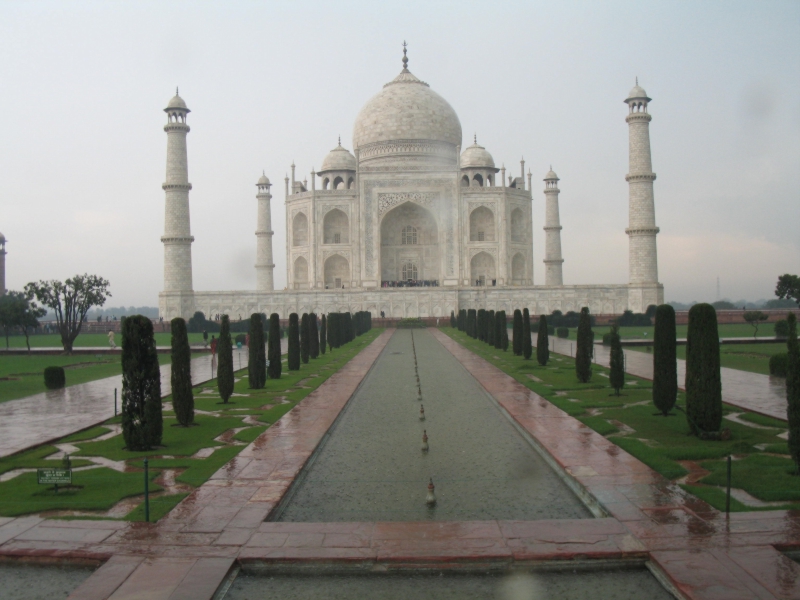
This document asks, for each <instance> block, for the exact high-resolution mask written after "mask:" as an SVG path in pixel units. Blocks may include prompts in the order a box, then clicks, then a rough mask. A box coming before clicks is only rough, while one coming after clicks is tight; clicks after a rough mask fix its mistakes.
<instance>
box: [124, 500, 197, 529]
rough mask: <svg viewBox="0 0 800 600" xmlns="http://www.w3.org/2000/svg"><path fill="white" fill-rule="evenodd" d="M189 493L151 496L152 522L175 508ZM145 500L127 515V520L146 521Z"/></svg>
mask: <svg viewBox="0 0 800 600" xmlns="http://www.w3.org/2000/svg"><path fill="white" fill-rule="evenodd" d="M188 495H189V494H170V495H168V496H156V497H155V498H150V523H155V522H157V521H158V520H159V519H160V518H161V517H163V516H164V515H166V514H167V513H168V512H169V511H171V510H172V509H173V508H175V507H176V506H177V505H178V503H180V501H181V500H183V499H184V498H186V496H188ZM144 517H145V514H144V501H143V502H142V503H141V504H139V505H138V506H137V507H136V508H134V509H133V510H132V511H131V512H129V513H128V514H127V515H125V519H124V520H125V521H144Z"/></svg>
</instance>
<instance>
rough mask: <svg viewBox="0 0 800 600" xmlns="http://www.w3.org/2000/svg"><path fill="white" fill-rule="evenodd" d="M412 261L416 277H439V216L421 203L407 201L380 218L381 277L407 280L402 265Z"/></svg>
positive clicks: (387, 279) (436, 279)
mask: <svg viewBox="0 0 800 600" xmlns="http://www.w3.org/2000/svg"><path fill="white" fill-rule="evenodd" d="M409 264H413V265H415V267H416V272H417V277H416V278H415V279H417V280H420V281H438V280H439V278H440V250H439V229H438V227H437V225H436V218H435V217H434V216H433V213H431V211H429V210H428V209H426V208H423V207H422V206H420V205H419V204H415V203H413V202H404V203H403V204H400V205H399V206H396V207H395V208H393V209H392V210H390V211H389V212H388V213H386V216H384V217H383V220H382V221H381V280H382V281H402V280H404V277H403V267H404V266H406V265H409ZM408 272H409V270H408V269H406V274H408ZM412 273H413V270H412ZM405 279H408V277H406V278H405Z"/></svg>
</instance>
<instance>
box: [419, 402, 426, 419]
mask: <svg viewBox="0 0 800 600" xmlns="http://www.w3.org/2000/svg"><path fill="white" fill-rule="evenodd" d="M419 420H420V421H424V420H425V407H424V406H423V405H422V404H420V405H419Z"/></svg>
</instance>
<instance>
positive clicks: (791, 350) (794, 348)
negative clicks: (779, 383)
mask: <svg viewBox="0 0 800 600" xmlns="http://www.w3.org/2000/svg"><path fill="white" fill-rule="evenodd" d="M787 321H788V322H789V339H787V340H786V348H787V354H788V355H789V361H788V365H787V369H786V400H787V407H786V417H787V420H788V421H789V454H791V456H792V460H793V461H794V465H795V468H796V469H797V471H798V474H800V346H798V343H797V317H796V316H795V315H794V314H793V313H791V314H789V316H788V318H787Z"/></svg>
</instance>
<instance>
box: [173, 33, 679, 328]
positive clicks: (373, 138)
mask: <svg viewBox="0 0 800 600" xmlns="http://www.w3.org/2000/svg"><path fill="white" fill-rule="evenodd" d="M650 101H651V99H650V98H648V97H647V93H646V92H645V90H644V89H642V88H641V87H640V86H639V85H638V81H637V83H636V86H635V87H634V88H633V89H632V90H631V91H630V93H629V94H628V97H627V98H626V99H625V103H627V105H628V115H627V117H626V122H627V123H628V128H629V140H630V145H629V158H630V163H629V164H630V167H629V173H628V174H627V176H626V177H625V178H626V180H627V181H628V185H629V226H628V228H627V229H626V230H625V233H626V234H627V236H628V240H629V279H628V283H617V284H603V285H572V284H571V285H564V280H563V274H562V267H563V263H564V259H563V258H562V252H561V223H560V219H559V210H558V201H559V198H558V197H559V189H558V181H559V178H558V176H557V175H556V174H555V172H553V170H552V168H551V169H550V171H549V172H548V173H547V174H546V175H545V176H544V189H543V193H544V196H545V214H544V215H543V216H544V220H543V224H542V228H543V230H544V234H545V256H544V257H543V259H542V260H543V261H544V264H545V281H544V282H543V284H542V283H541V282H538V283H537V282H534V280H533V264H534V260H535V257H534V254H533V235H534V215H533V211H532V200H533V181H532V175H531V172H530V170H529V171H528V172H527V174H526V173H525V163H524V161H521V164H520V170H519V172H518V173H519V174H518V175H517V174H515V173H506V170H505V168H504V167H503V168H499V169H498V168H497V166H496V165H495V162H494V159H493V158H492V155H491V154H490V153H489V152H488V151H487V149H486V148H484V147H483V146H481V145H480V144H479V143H478V140H477V137H474V138H473V140H472V142H473V143H472V144H471V145H469V146H467V147H466V148H463V150H462V143H463V139H462V130H461V123H460V121H459V118H458V115H457V114H456V113H455V111H454V110H453V108H452V107H451V106H450V104H449V103H448V102H447V101H446V100H445V99H444V98H442V97H441V96H440V95H439V94H437V93H436V92H435V91H433V89H431V87H430V86H429V85H428V84H427V83H425V82H424V81H421V80H420V79H418V78H417V77H416V76H414V75H413V74H412V73H411V71H409V69H408V58H407V54H406V50H405V48H404V50H403V69H402V71H401V72H400V74H399V75H398V76H397V77H395V78H394V79H393V80H392V81H390V82H389V83H387V84H385V85H384V86H383V89H382V90H381V91H380V92H378V93H377V94H376V95H375V96H373V97H372V98H371V99H370V100H369V101H368V102H367V103H366V104H365V105H364V107H363V108H362V109H361V111H360V112H359V114H358V117H357V118H356V122H355V125H354V127H353V140H352V147H353V151H352V152H351V151H349V150H347V149H346V148H345V147H344V146H342V144H341V139H340V140H339V144H338V145H337V146H336V147H335V148H334V149H333V150H331V151H330V152H329V153H328V155H327V156H326V157H325V159H324V161H323V162H322V167H321V169H320V170H319V171H317V172H313V171H312V173H311V179H310V181H309V180H303V181H300V180H298V179H297V178H296V175H295V166H294V165H292V168H291V178H290V177H289V176H287V177H286V178H285V180H284V195H285V210H286V229H287V231H286V256H287V265H286V267H287V287H286V289H284V290H282V291H280V290H275V289H274V279H273V271H274V269H275V264H274V262H273V253H272V237H273V231H272V225H271V222H272V219H271V200H272V193H271V188H272V183H271V182H270V180H269V179H268V178H267V177H266V175H264V176H262V177H261V178H260V179H258V182H257V183H256V187H257V194H256V199H257V212H256V221H255V222H256V231H255V235H256V252H255V270H256V289H255V290H237V291H195V290H194V288H193V285H192V243H193V242H194V237H192V235H191V227H190V218H189V214H190V213H189V191H190V190H191V188H192V186H191V184H190V183H189V174H188V160H187V143H186V141H187V134H188V133H189V126H188V125H187V116H188V113H189V112H190V111H189V108H188V107H187V105H186V103H185V102H184V100H183V99H182V98H181V97H180V96H179V95H178V94H177V92H176V94H175V96H174V97H173V98H172V99H171V100H170V101H169V104H168V106H167V108H166V109H164V110H165V112H166V113H167V119H168V121H167V124H166V125H165V126H164V130H165V131H166V133H167V176H166V183H164V184H163V189H164V191H165V194H166V215H165V226H164V236H163V237H162V238H161V241H162V243H163V244H164V290H163V292H161V294H160V295H159V310H160V314H161V316H162V317H164V318H166V319H169V318H173V317H176V316H182V317H185V318H188V317H190V316H191V315H192V314H193V313H194V312H195V311H202V312H204V313H205V314H206V315H212V314H218V313H227V314H232V315H235V314H241V315H249V314H252V313H255V312H262V313H266V314H270V313H273V312H277V313H278V314H280V315H281V316H285V315H288V314H289V313H292V312H297V313H304V312H316V313H317V314H321V313H328V312H345V311H349V312H355V311H362V310H366V311H370V312H371V313H372V314H373V316H379V315H380V314H381V313H384V314H385V315H386V316H387V317H438V316H449V315H450V312H451V311H455V312H456V313H457V312H458V310H459V309H461V308H466V309H469V308H486V309H490V310H505V311H506V313H507V314H511V313H512V312H513V310H514V309H516V308H523V307H527V308H529V309H530V311H531V313H532V314H542V313H550V312H552V311H553V310H556V309H558V310H561V311H563V312H566V311H569V310H575V311H578V310H580V308H581V307H583V306H588V307H589V308H590V310H591V311H592V312H593V313H605V314H612V313H621V312H622V311H624V310H626V309H630V310H633V311H636V312H641V311H644V309H645V308H646V307H647V306H648V305H650V304H662V303H663V301H664V288H663V285H661V284H660V283H659V282H658V263H657V252H656V235H657V234H658V231H659V229H658V227H656V223H655V206H654V196H653V181H654V180H655V178H656V175H655V173H653V171H652V162H651V157H650V133H649V124H650V120H651V116H650V114H649V112H648V104H649V102H650ZM537 193H538V192H537ZM538 218H539V215H537V219H538ZM620 234H622V232H620ZM576 250H577V249H576Z"/></svg>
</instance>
